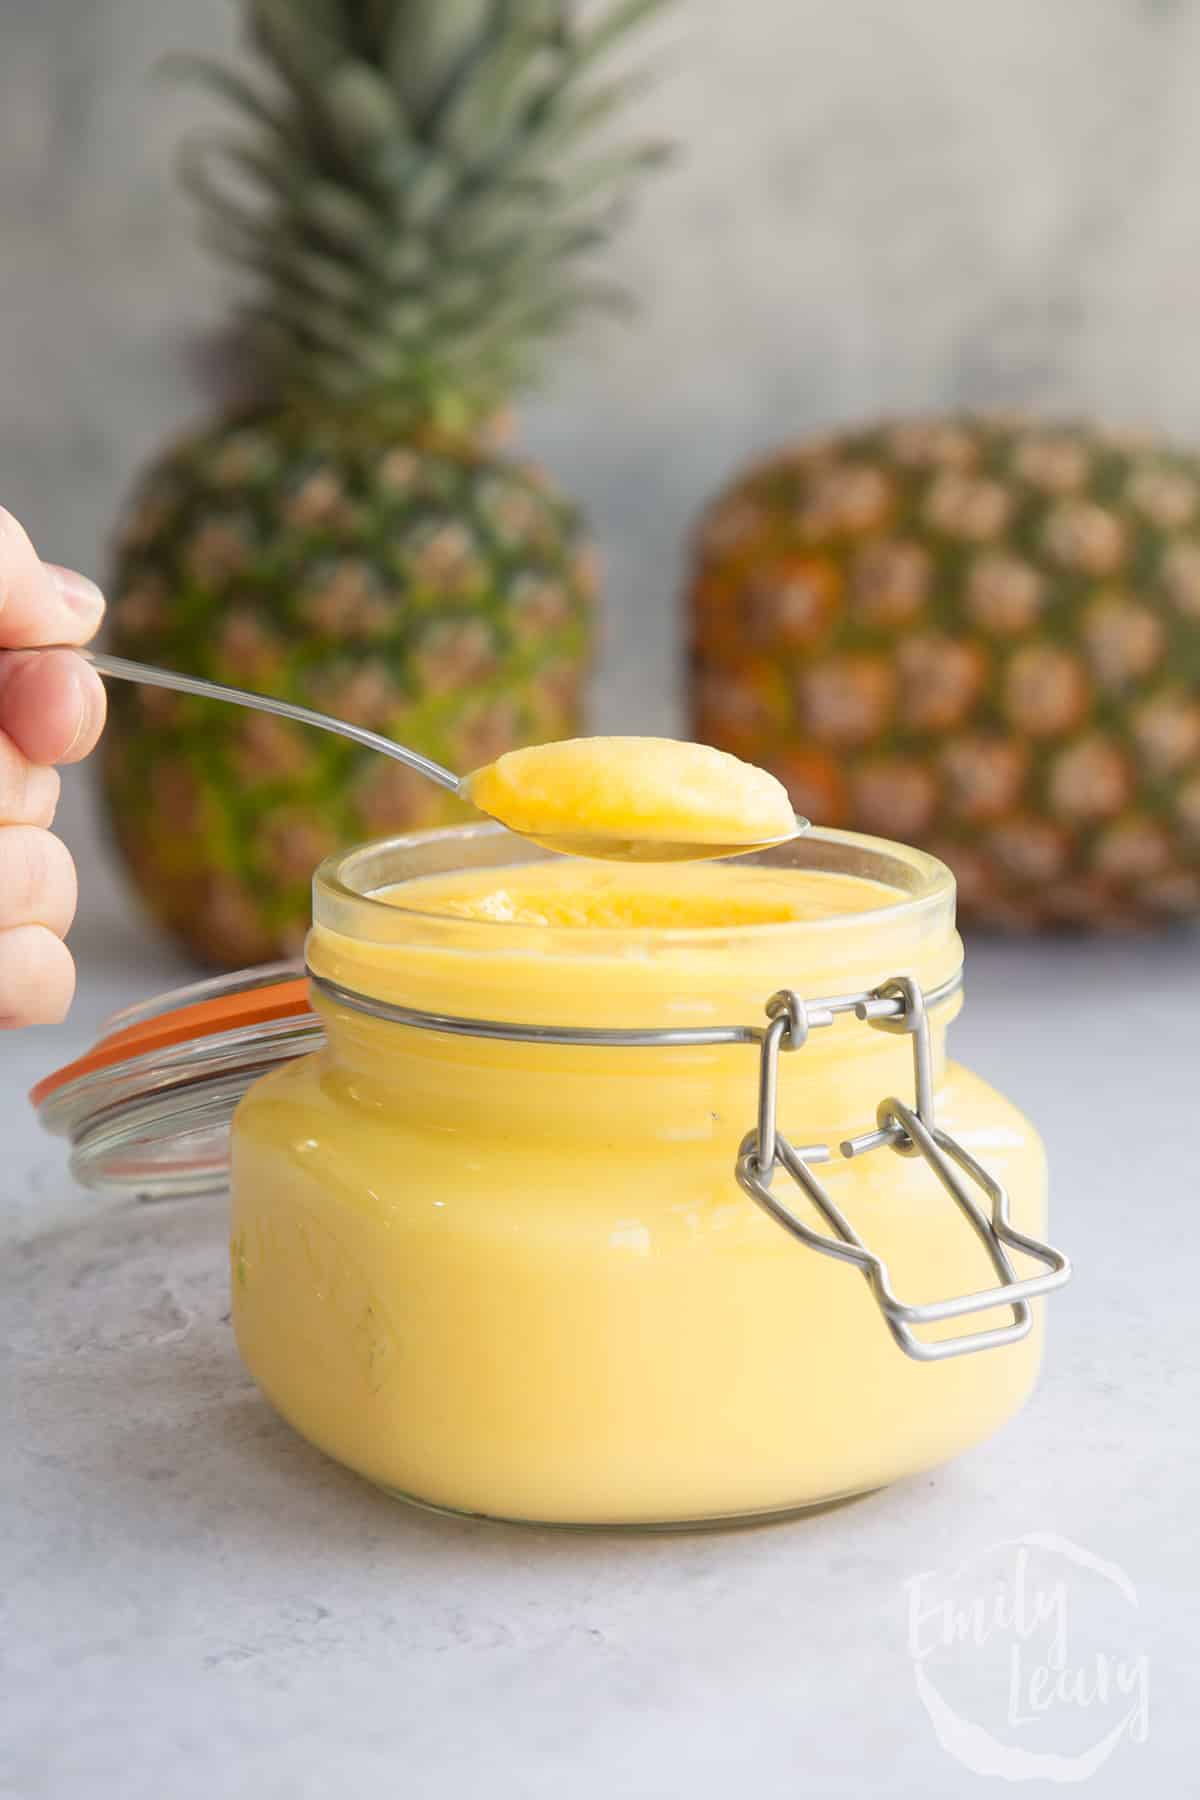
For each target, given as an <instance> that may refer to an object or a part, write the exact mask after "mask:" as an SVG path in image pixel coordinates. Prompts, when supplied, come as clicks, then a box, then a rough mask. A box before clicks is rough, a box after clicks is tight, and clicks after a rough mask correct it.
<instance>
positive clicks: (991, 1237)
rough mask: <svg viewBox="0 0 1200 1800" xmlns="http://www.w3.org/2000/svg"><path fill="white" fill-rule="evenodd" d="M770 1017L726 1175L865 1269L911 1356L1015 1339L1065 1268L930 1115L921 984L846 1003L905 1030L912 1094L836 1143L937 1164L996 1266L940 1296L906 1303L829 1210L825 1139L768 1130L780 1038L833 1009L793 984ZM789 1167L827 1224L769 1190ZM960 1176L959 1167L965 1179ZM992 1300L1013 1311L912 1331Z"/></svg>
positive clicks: (770, 1006) (849, 1152)
mask: <svg viewBox="0 0 1200 1800" xmlns="http://www.w3.org/2000/svg"><path fill="white" fill-rule="evenodd" d="M766 1010H767V1016H768V1019H769V1021H770V1023H769V1024H768V1025H767V1027H766V1029H765V1030H764V1031H763V1033H762V1036H761V1050H760V1057H759V1082H758V1125H757V1128H756V1130H754V1131H752V1132H750V1133H748V1135H747V1136H746V1137H745V1138H744V1139H743V1140H742V1144H741V1147H740V1149H739V1152H738V1160H737V1178H738V1181H739V1183H740V1185H741V1186H742V1188H743V1189H744V1190H745V1191H746V1193H748V1194H749V1195H750V1197H751V1199H753V1200H754V1201H756V1202H757V1204H758V1205H759V1206H761V1207H762V1208H763V1210H764V1211H765V1212H767V1213H769V1214H770V1216H771V1217H772V1218H773V1219H774V1220H775V1221H776V1223H777V1224H779V1225H782V1226H783V1228H784V1230H785V1231H787V1232H789V1233H790V1234H791V1236H792V1237H794V1238H796V1239H798V1240H799V1242H801V1243H803V1244H807V1245H808V1247H809V1248H810V1249H813V1250H818V1251H820V1252H821V1254H822V1255H825V1256H830V1257H833V1258H835V1259H836V1260H837V1261H839V1262H847V1263H850V1264H851V1265H852V1266H853V1267H855V1268H857V1269H858V1270H859V1272H860V1273H861V1274H862V1275H863V1276H864V1277H865V1278H866V1281H867V1283H868V1285H869V1286H870V1289H871V1292H872V1294H873V1295H874V1297H875V1300H876V1303H877V1304H878V1306H879V1309H880V1311H881V1312H882V1313H883V1316H884V1319H885V1320H886V1322H887V1326H888V1329H889V1330H890V1332H891V1334H892V1336H893V1338H894V1339H895V1341H896V1343H897V1344H898V1345H899V1346H900V1348H901V1349H902V1350H903V1351H904V1353H905V1355H907V1356H911V1357H912V1358H913V1359H914V1360H915V1361H917V1362H936V1361H942V1360H944V1359H945V1358H947V1357H951V1356H965V1355H967V1354H968V1353H970V1352H972V1351H976V1350H990V1349H994V1348H996V1347H998V1346H999V1345H1002V1344H1011V1343H1015V1342H1016V1341H1017V1340H1018V1339H1020V1338H1023V1337H1025V1336H1027V1335H1028V1333H1029V1331H1030V1330H1031V1329H1032V1326H1033V1315H1032V1313H1031V1311H1030V1307H1029V1302H1030V1300H1032V1299H1034V1298H1035V1297H1037V1296H1039V1295H1041V1294H1048V1293H1050V1292H1051V1291H1052V1290H1053V1289H1055V1288H1059V1287H1062V1286H1063V1285H1064V1283H1065V1282H1067V1281H1068V1280H1069V1279H1070V1272H1071V1271H1070V1264H1069V1262H1068V1261H1067V1258H1066V1257H1065V1256H1064V1255H1063V1254H1062V1252H1061V1251H1059V1250H1055V1249H1054V1248H1053V1247H1052V1246H1051V1245H1049V1244H1043V1243H1041V1242H1040V1241H1039V1240H1038V1239H1036V1238H1032V1237H1028V1236H1026V1235H1025V1233H1023V1232H1020V1231H1018V1230H1017V1229H1016V1228H1015V1226H1014V1225H1013V1224H1012V1223H1011V1220H1010V1218H1009V1197H1008V1192H1007V1190H1006V1189H1005V1188H1004V1187H1003V1186H1002V1184H1001V1183H1000V1182H998V1181H997V1180H996V1179H995V1178H994V1177H993V1176H991V1175H989V1173H988V1172H987V1170H986V1169H984V1168H983V1166H982V1165H981V1164H980V1163H979V1162H977V1161H976V1159H975V1158H974V1157H973V1156H972V1155H971V1154H970V1153H969V1152H968V1151H967V1150H966V1149H965V1148H964V1147H963V1145H961V1144H960V1143H958V1142H957V1140H956V1139H954V1138H952V1137H951V1136H950V1134H949V1133H948V1132H945V1131H941V1130H939V1129H938V1127H937V1125H936V1123H935V1120H934V1081H933V1050H932V1040H931V1036H930V1030H929V1018H928V1009H927V1005H926V999H925V995H924V994H923V992H922V990H921V988H920V985H919V984H918V983H917V982H916V981H915V980H914V979H913V978H912V977H911V976H907V975H904V976H896V977H894V978H893V979H892V980H890V981H885V982H883V983H882V984H881V985H880V986H879V987H877V988H876V989H875V990H874V991H873V992H872V993H870V994H868V995H867V996H866V997H865V998H863V999H860V1000H858V1001H856V1002H855V1003H854V1007H853V1010H854V1014H855V1017H856V1018H858V1019H861V1020H863V1021H865V1022H867V1023H869V1024H872V1025H875V1026H878V1027H880V1028H881V1029H884V1030H890V1031H903V1032H908V1033H910V1034H911V1036H912V1040H913V1084H914V1088H915V1096H914V1105H912V1106H908V1105H906V1104H905V1103H904V1101H902V1100H899V1099H897V1098H896V1097H895V1096H894V1095H893V1096H891V1097H889V1098H888V1099H885V1100H883V1101H882V1102H881V1103H880V1106H879V1109H878V1112H877V1114H876V1126H875V1129H874V1130H871V1131H864V1132H860V1133H859V1134H858V1135H857V1136H855V1137H852V1138H847V1139H846V1140H845V1141H844V1142H843V1143H842V1144H841V1145H840V1146H839V1149H840V1151H841V1154H842V1155H843V1156H846V1157H854V1156H861V1155H863V1154H865V1153H866V1152H867V1151H870V1150H876V1149H880V1148H883V1147H885V1146H886V1147H887V1148H889V1149H891V1150H894V1151H896V1152H897V1154H899V1155H901V1156H920V1157H921V1158H922V1159H923V1160H924V1161H925V1162H926V1163H927V1164H928V1165H929V1167H930V1169H931V1170H932V1171H933V1173H934V1174H935V1175H936V1176H937V1178H938V1180H939V1182H940V1183H941V1185H942V1186H943V1187H944V1188H945V1190H946V1192H947V1193H948V1194H949V1196H950V1198H951V1199H952V1200H953V1201H954V1203H955V1205H956V1206H957V1207H958V1209H959V1211H960V1212H961V1213H962V1214H963V1216H964V1218H965V1219H966V1220H967V1222H968V1224H969V1225H970V1226H971V1228H972V1230H973V1231H974V1232H975V1234H976V1236H977V1237H978V1238H979V1240H980V1242H981V1243H982V1244H983V1246H984V1248H985V1250H986V1251H987V1253H988V1256H989V1258H990V1260H991V1263H992V1267H993V1268H994V1269H995V1271H996V1273H997V1275H998V1276H999V1278H1000V1279H999V1284H998V1285H997V1286H996V1287H992V1288H986V1289H984V1290H982V1291H981V1292H978V1293H973V1294H958V1295H954V1296H952V1297H951V1298H949V1299H946V1300H935V1301H930V1302H927V1303H926V1304H924V1305H911V1304H908V1303H906V1302H904V1301H903V1300H901V1299H900V1298H899V1296H898V1295H897V1294H896V1292H895V1290H894V1288H893V1286H892V1282H891V1277H890V1274H889V1272H888V1267H887V1264H886V1263H885V1262H884V1261H883V1259H882V1258H881V1257H880V1256H877V1255H876V1254H875V1252H874V1251H872V1250H871V1249H869V1248H868V1246H867V1245H866V1244H865V1243H864V1242H863V1240H862V1239H861V1238H860V1237H859V1235H858V1233H857V1232H856V1231H855V1229H854V1227H853V1226H852V1225H851V1224H850V1222H849V1220H848V1219H847V1218H846V1217H845V1216H844V1214H843V1213H842V1212H841V1211H840V1210H839V1208H838V1207H837V1205H836V1204H835V1202H834V1200H833V1197H832V1195H831V1194H830V1193H829V1191H828V1189H827V1188H826V1187H825V1185H824V1184H823V1183H822V1182H821V1181H820V1180H819V1178H818V1177H817V1175H816V1174H815V1173H814V1172H813V1168H812V1164H814V1163H824V1162H830V1161H831V1160H832V1156H833V1152H832V1151H831V1150H830V1149H829V1147H828V1146H827V1145H825V1144H808V1145H804V1146H803V1147H801V1148H797V1147H796V1146H795V1145H793V1144H792V1143H790V1142H789V1140H788V1139H787V1138H786V1137H785V1136H784V1135H783V1134H782V1132H781V1131H780V1130H779V1123H778V1096H779V1057H780V1054H781V1052H782V1051H784V1050H797V1049H800V1048H801V1047H802V1046H803V1045H804V1044H805V1043H806V1042H807V1041H808V1036H809V1033H810V1031H811V1030H812V1029H813V1028H814V1027H816V1026H824V1025H832V1023H833V1019H834V1013H833V1010H832V1009H830V1008H825V1007H819V1008H813V1007H810V1006H806V1004H805V1002H804V1001H803V1000H802V999H801V998H800V996H799V995H798V994H795V993H792V992H790V991H788V990H784V991H783V992H781V993H778V994H773V995H772V997H771V999H770V1000H769V1001H768V1002H767V1009H766ZM779 1166H782V1167H783V1168H784V1169H785V1170H786V1171H787V1173H788V1174H789V1175H790V1176H791V1178H792V1180H793V1181H794V1182H795V1183H796V1185H797V1187H799V1188H800V1190H801V1191H802V1193H804V1194H805V1195H806V1196H807V1197H808V1199H809V1200H810V1201H811V1202H812V1204H813V1206H814V1207H815V1208H816V1210H817V1212H818V1213H819V1214H820V1216H821V1217H822V1218H823V1219H824V1221H825V1223H826V1224H827V1225H828V1226H829V1227H830V1229H831V1230H832V1232H833V1233H834V1235H833V1236H832V1237H830V1236H826V1235H825V1234H824V1233H823V1232H820V1231H817V1230H815V1229H814V1228H813V1227H812V1226H811V1225H809V1224H807V1223H805V1221H804V1220H802V1219H800V1218H798V1217H797V1215H796V1214H795V1213H794V1212H792V1210H791V1209H790V1207H788V1206H785V1205H784V1203H783V1202H782V1201H781V1200H780V1199H779V1198H778V1197H777V1196H776V1195H775V1194H774V1193H773V1192H772V1191H771V1182H772V1179H773V1177H774V1173H775V1169H776V1167H779ZM964 1177H965V1178H966V1179H964ZM972 1186H974V1187H975V1188H977V1189H979V1190H981V1191H982V1193H983V1195H984V1196H985V1197H986V1199H987V1201H988V1203H989V1209H988V1210H987V1211H985V1210H984V1209H983V1208H982V1207H981V1206H980V1204H979V1201H978V1199H977V1198H976V1196H975V1194H974V1193H972V1191H971V1187H972ZM1009 1249H1017V1250H1021V1251H1023V1252H1024V1253H1025V1254H1026V1255H1027V1256H1031V1257H1032V1258H1033V1259H1034V1261H1035V1262H1039V1263H1041V1264H1042V1266H1043V1268H1044V1269H1045V1271H1046V1273H1044V1274H1042V1275H1035V1276H1030V1277H1028V1278H1026V1279H1024V1280H1022V1279H1020V1278H1019V1277H1018V1276H1017V1273H1016V1270H1015V1269H1014V1268H1013V1265H1012V1263H1011V1261H1010V1260H1009V1257H1008V1254H1007V1252H1008V1250H1009ZM997 1307H1008V1308H1011V1311H1012V1319H1011V1322H1010V1323H1009V1324H1007V1325H1002V1326H995V1327H990V1328H987V1329H984V1330H981V1331H974V1332H968V1333H965V1334H962V1335H960V1336H957V1337H947V1338H939V1339H935V1340H933V1341H929V1340H927V1339H924V1338H919V1337H918V1336H917V1335H916V1333H915V1331H914V1330H913V1327H914V1326H915V1325H929V1324H935V1323H937V1322H939V1321H941V1320H944V1319H954V1318H962V1317H964V1316H965V1315H968V1314H972V1313H980V1312H989V1311H991V1310H993V1309H994V1308H997Z"/></svg>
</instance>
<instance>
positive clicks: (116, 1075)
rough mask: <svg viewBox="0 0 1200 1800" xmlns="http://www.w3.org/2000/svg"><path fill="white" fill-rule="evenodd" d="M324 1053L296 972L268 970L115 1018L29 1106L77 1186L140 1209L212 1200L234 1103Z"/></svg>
mask: <svg viewBox="0 0 1200 1800" xmlns="http://www.w3.org/2000/svg"><path fill="white" fill-rule="evenodd" d="M323 1042H324V1030H323V1027H322V1025H321V1022H320V1020H319V1019H318V1018H317V1016H316V1014H315V1013H314V1012H313V1010H312V1008H311V1006H310V1005H309V999H308V984H307V982H306V981H305V979H304V969H303V965H302V964H300V963H295V962H283V963H272V964H269V965H265V966H263V967H261V968H256V969H244V970H241V971H239V972H238V973H237V974H234V975H220V976H217V977H216V978H215V979H214V980H210V981H199V982H195V983H193V984H192V985H191V986H189V987H182V988H175V989H173V990H172V991H171V992H169V993H166V994H160V995H158V996H157V997H156V998H154V999H152V1000H149V1001H146V1002H144V1003H142V1004H141V1005H138V1006H131V1007H128V1008H126V1009H125V1010H123V1011H122V1012H119V1013H116V1014H114V1015H113V1016H112V1017H111V1018H110V1019H108V1020H107V1021H106V1022H105V1024H104V1025H103V1026H102V1027H101V1033H100V1037H99V1039H98V1040H97V1042H96V1043H95V1044H94V1045H93V1047H92V1048H91V1049H90V1050H89V1051H88V1052H87V1053H86V1054H85V1055H83V1056H81V1057H78V1058H76V1060H75V1061H73V1062H70V1063H68V1064H66V1066H65V1067H64V1068H61V1069H57V1070H55V1072H54V1073H53V1074H51V1075H47V1076H46V1077H45V1078H44V1079H43V1080H42V1081H40V1082H39V1083H38V1084H37V1086H36V1087H35V1088H34V1089H33V1091H32V1093H31V1094H30V1096H29V1097H30V1100H31V1101H32V1103H33V1105H34V1106H35V1107H36V1108H37V1112H38V1116H39V1118H40V1120H41V1122H42V1124H43V1125H44V1126H45V1128H46V1130H47V1131H50V1132H52V1133H53V1134H54V1135H55V1136H56V1137H63V1138H66V1139H67V1140H68V1141H69V1142H70V1145H71V1172H72V1174H73V1175H74V1177H75V1179H76V1180H77V1181H78V1182H79V1183H80V1184H81V1185H82V1186H83V1187H87V1188H92V1189H94V1190H96V1191H97V1192H100V1193H108V1194H114V1195H118V1194H119V1195H134V1196H137V1197H139V1198H141V1199H146V1200H163V1199H168V1198H173V1197H176V1196H182V1195H186V1194H203V1193H211V1192H217V1191H219V1190H221V1189H223V1188H224V1187H225V1186H226V1184H227V1182H228V1179H229V1124H230V1120H231V1119H232V1117H233V1111H234V1108H235V1107H236V1106H237V1103H238V1101H239V1100H240V1099H241V1098H242V1095H243V1094H244V1093H245V1092H246V1090H247V1088H249V1087H250V1085H251V1083H252V1082H254V1081H256V1080H257V1079H258V1077H259V1076H260V1075H265V1074H266V1073H267V1071H268V1070H269V1069H272V1068H274V1067H275V1066H276V1065H277V1064H279V1063H283V1062H288V1061H290V1060H291V1059H292V1058H294V1057H297V1056H303V1055H305V1054H306V1053H307V1052H309V1051H311V1050H314V1049H317V1048H318V1047H319V1046H320V1044H321V1043H323Z"/></svg>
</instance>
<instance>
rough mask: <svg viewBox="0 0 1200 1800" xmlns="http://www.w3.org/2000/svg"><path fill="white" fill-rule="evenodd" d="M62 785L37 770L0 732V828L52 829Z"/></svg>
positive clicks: (52, 773)
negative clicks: (30, 827)
mask: <svg viewBox="0 0 1200 1800" xmlns="http://www.w3.org/2000/svg"><path fill="white" fill-rule="evenodd" d="M61 787H62V783H61V781H60V780H59V778H58V772H57V771H56V770H55V769H44V768H38V767H36V766H35V765H34V764H32V763H30V762H29V760H28V758H26V757H24V756H22V755H21V753H20V751H19V750H18V749H17V747H16V745H15V744H14V743H12V741H11V740H10V739H9V738H8V737H6V736H5V734H4V732H3V731H0V825H52V824H53V823H54V814H55V812H56V811H57V809H58V796H59V790H60V788H61Z"/></svg>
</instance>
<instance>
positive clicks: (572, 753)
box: [461, 737, 807, 862]
mask: <svg viewBox="0 0 1200 1800" xmlns="http://www.w3.org/2000/svg"><path fill="white" fill-rule="evenodd" d="M461 792H462V794H463V798H464V799H466V800H469V801H470V802H471V804H472V805H473V806H477V807H478V808H479V810H480V811H481V812H485V813H487V814H488V815H489V816H490V817H491V818H493V819H498V820H499V822H500V823H501V824H502V825H505V826H507V827H508V829H509V830H510V831H515V832H518V833H520V835H521V836H522V837H527V838H531V839H532V840H533V841H534V842H535V843H539V844H542V845H545V846H547V847H548V848H550V849H554V850H565V851H568V852H571V853H573V854H575V855H577V856H591V857H600V858H615V859H617V860H621V861H634V862H638V861H645V862H673V861H676V860H681V861H682V860H690V859H700V858H705V859H707V858H710V857H719V856H737V855H740V854H744V853H745V852H747V851H750V850H757V849H763V848H766V847H767V846H770V845H774V844H779V843H784V842H786V841H787V840H788V839H789V838H793V837H795V836H796V835H797V833H798V832H799V831H802V830H804V829H805V828H806V824H807V822H806V821H801V820H797V818H796V815H795V814H794V813H793V811H792V806H791V802H790V800H789V799H788V795H787V790H786V788H785V787H784V786H783V783H782V782H780V781H777V780H776V778H775V777H774V776H773V775H769V774H768V773H767V771H766V770H765V769H758V768H755V767H754V766H753V764H751V763H745V762H741V761H739V759H738V758H737V757H736V756H730V755H729V754H728V753H727V752H726V751H724V750H714V749H712V748H711V746H709V745H707V744H689V743H680V742H678V741H677V740H676V739H674V738H654V737H590V738H566V739H563V740H561V741H560V742H558V743H550V744H535V745H532V746H531V747H529V748H528V749H524V750H510V751H509V752H508V753H507V754H506V755H504V756H501V757H500V758H499V759H498V760H497V761H496V762H494V763H489V764H488V766H487V767H486V768H483V769H477V770H476V771H475V773H474V774H473V775H468V776H467V777H466V779H465V780H464V782H463V784H462V788H461Z"/></svg>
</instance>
